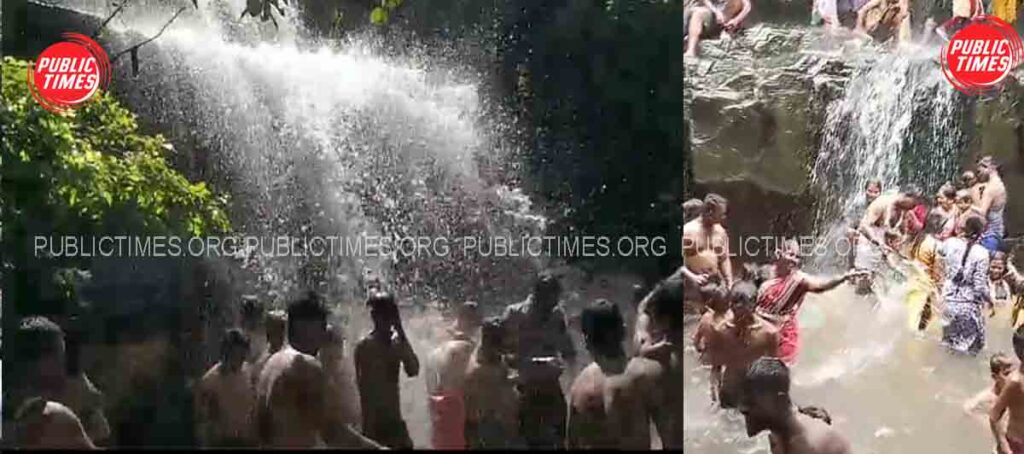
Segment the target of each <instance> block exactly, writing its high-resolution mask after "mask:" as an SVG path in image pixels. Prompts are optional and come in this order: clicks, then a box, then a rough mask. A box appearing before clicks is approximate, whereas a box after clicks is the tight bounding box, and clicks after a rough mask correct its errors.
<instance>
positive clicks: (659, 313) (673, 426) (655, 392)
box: [627, 279, 684, 450]
mask: <svg viewBox="0 0 1024 454" xmlns="http://www.w3.org/2000/svg"><path fill="white" fill-rule="evenodd" d="M682 286H683V281H682V280H681V279H666V280H664V281H662V282H661V283H660V284H658V286H657V287H655V289H654V290H653V291H652V292H651V294H650V295H648V297H647V301H646V304H645V305H644V310H645V311H646V313H647V316H648V317H649V319H650V333H651V339H652V343H653V344H652V345H651V348H645V349H644V350H643V355H644V357H640V358H633V360H630V364H629V366H628V367H627V369H628V374H629V375H630V376H636V379H637V380H639V383H638V385H637V386H640V389H642V390H643V393H644V395H645V396H646V405H645V409H646V413H647V415H649V416H650V418H651V419H653V421H654V426H655V428H656V429H657V431H658V436H659V438H661V444H662V448H663V449H666V450H682V449H683V387H682V386H681V385H680V384H681V383H683V382H684V378H683V347H684V345H683V308H682V306H681V305H680V304H679V300H681V299H682V295H683V289H682Z"/></svg>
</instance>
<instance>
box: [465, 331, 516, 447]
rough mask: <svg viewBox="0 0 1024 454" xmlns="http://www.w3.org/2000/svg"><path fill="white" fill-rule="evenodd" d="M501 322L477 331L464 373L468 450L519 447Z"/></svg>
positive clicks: (514, 407)
mask: <svg viewBox="0 0 1024 454" xmlns="http://www.w3.org/2000/svg"><path fill="white" fill-rule="evenodd" d="M504 353H505V331H504V328H503V327H502V325H501V320H500V319H490V320H487V321H486V322H485V323H484V324H483V327H482V328H481V329H480V346H479V347H477V349H476V353H474V354H473V357H472V359H470V362H469V366H468V368H467V370H466V383H465V389H466V441H467V444H468V445H469V448H470V449H511V448H516V447H519V443H518V438H519V394H518V393H517V392H516V387H515V383H514V382H513V381H512V379H511V378H510V377H509V368H508V365H506V364H505V359H504V357H503V355H504Z"/></svg>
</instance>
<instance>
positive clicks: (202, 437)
mask: <svg viewBox="0 0 1024 454" xmlns="http://www.w3.org/2000/svg"><path fill="white" fill-rule="evenodd" d="M220 349H221V352H220V353H221V360H220V362H218V363H217V364H214V365H213V367H211V368H210V370H209V371H207V372H206V374H205V375H203V378H201V379H200V380H199V384H198V386H197V387H196V392H195V411H196V436H197V438H198V439H199V446H200V447H215V448H241V447H253V446H256V434H255V424H254V422H255V421H254V419H253V418H254V416H255V411H256V393H255V390H254V389H253V384H252V371H251V366H250V365H249V364H248V363H246V362H245V358H246V357H247V356H248V355H249V336H247V335H246V334H245V333H244V332H242V330H240V329H237V328H234V329H229V330H227V332H225V334H224V338H223V339H222V340H221V346H220Z"/></svg>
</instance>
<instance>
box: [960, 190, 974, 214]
mask: <svg viewBox="0 0 1024 454" xmlns="http://www.w3.org/2000/svg"><path fill="white" fill-rule="evenodd" d="M956 207H957V208H959V209H960V210H961V211H966V210H968V209H970V208H971V191H968V190H966V189H961V190H959V191H956Z"/></svg>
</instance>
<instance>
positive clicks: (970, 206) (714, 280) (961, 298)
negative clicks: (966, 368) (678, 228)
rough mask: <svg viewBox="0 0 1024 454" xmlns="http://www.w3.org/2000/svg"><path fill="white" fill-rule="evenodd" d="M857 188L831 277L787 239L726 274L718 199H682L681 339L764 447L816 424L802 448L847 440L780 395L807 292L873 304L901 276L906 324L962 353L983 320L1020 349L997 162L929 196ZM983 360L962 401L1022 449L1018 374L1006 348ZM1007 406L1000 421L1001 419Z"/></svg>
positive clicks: (986, 161)
mask: <svg viewBox="0 0 1024 454" xmlns="http://www.w3.org/2000/svg"><path fill="white" fill-rule="evenodd" d="M864 189H865V192H864V194H863V202H862V204H860V206H859V208H856V207H855V208H854V209H853V210H852V211H853V218H854V219H852V225H850V226H849V229H848V231H847V235H846V238H845V239H846V240H849V242H850V243H851V244H852V246H853V247H850V248H846V250H847V251H848V257H847V259H848V262H847V264H848V266H849V271H847V272H845V273H843V274H841V275H839V276H835V277H819V276H813V275H811V274H808V273H805V272H803V271H802V270H801V269H800V267H801V264H802V262H803V259H804V255H805V254H804V253H803V252H804V251H803V250H802V248H801V245H800V244H798V243H797V242H796V241H795V240H787V241H784V242H783V243H782V244H781V246H780V247H778V248H777V250H776V251H775V252H774V255H773V256H772V264H771V266H767V267H763V266H756V265H751V264H744V271H743V272H742V273H739V274H741V275H742V276H741V277H740V278H739V279H735V278H734V277H733V271H732V263H731V262H732V260H731V253H730V249H729V238H728V234H727V232H726V229H725V227H724V225H725V219H726V212H727V206H728V202H727V201H726V199H725V198H724V197H722V196H720V195H718V194H708V195H707V196H706V197H705V198H704V199H703V200H697V199H693V200H689V201H687V202H685V203H684V205H683V211H684V216H686V217H687V219H688V222H687V223H686V224H685V225H684V228H683V247H684V251H683V252H684V268H683V273H682V274H683V277H684V278H685V279H687V280H688V282H689V283H690V285H689V286H688V287H687V289H688V290H687V292H686V296H685V300H686V306H687V308H688V309H689V310H690V312H692V313H696V314H698V315H699V322H697V326H696V327H695V329H694V334H693V338H692V343H693V345H694V348H695V350H696V351H697V352H698V354H699V355H700V360H701V362H702V363H703V364H705V365H706V366H708V367H709V368H710V379H709V383H710V390H711V398H712V400H713V401H715V402H717V403H718V404H719V405H720V406H721V407H723V408H739V409H740V411H742V412H743V414H744V416H745V417H746V422H747V428H748V431H749V433H750V435H751V436H753V435H755V434H757V433H759V432H761V431H764V430H768V431H770V433H771V437H770V438H771V441H772V444H773V446H775V445H776V444H779V443H781V444H782V445H783V446H785V445H786V444H787V443H796V442H797V441H795V440H794V439H793V435H792V434H793V433H807V432H808V431H815V432H818V433H819V435H820V436H819V437H817V438H816V440H818V441H819V442H820V443H819V445H818V446H815V447H811V448H809V450H803V451H801V452H812V453H819V452H820V453H826V452H827V453H845V452H849V449H850V448H849V444H848V443H847V442H846V441H845V439H844V438H843V437H842V435H840V434H838V433H836V432H835V431H834V430H832V429H831V428H830V427H828V424H826V423H825V422H824V420H825V419H826V418H827V413H825V412H824V411H823V410H821V409H815V410H814V411H807V412H803V413H801V412H800V411H799V408H798V407H796V406H794V405H793V404H792V402H791V401H790V400H789V396H788V389H789V388H788V387H789V380H788V370H789V369H788V368H789V367H791V366H793V365H794V364H795V363H796V359H797V357H798V353H799V350H800V328H799V317H798V314H799V310H800V308H801V306H802V305H803V302H804V297H805V296H806V295H807V294H808V293H818V292H825V291H828V290H831V289H834V288H836V287H838V286H839V285H841V284H843V283H846V282H849V283H850V284H852V285H854V286H855V293H857V294H860V295H862V297H863V298H865V299H873V300H874V301H875V303H876V304H877V303H878V302H879V301H880V299H881V298H882V297H883V296H891V293H889V292H888V290H890V288H891V287H893V286H892V285H891V284H893V283H898V284H904V285H905V287H904V288H910V289H911V291H905V292H903V293H902V294H903V295H905V296H904V298H906V299H907V301H906V307H907V310H908V313H909V319H910V320H912V321H913V324H912V325H913V328H912V329H914V330H916V331H922V332H923V331H927V330H929V329H932V330H935V331H938V330H941V333H942V334H941V342H942V344H943V345H945V346H946V347H947V348H948V349H949V350H951V351H953V352H956V353H957V354H967V355H976V354H978V353H979V352H980V351H981V350H982V348H983V347H984V346H985V336H986V328H987V327H988V326H990V325H994V326H998V327H1000V329H1003V330H1006V331H1011V330H1016V334H1015V337H1014V348H1015V350H1016V351H1017V354H1018V356H1021V357H1024V314H1021V312H1022V311H1024V277H1022V276H1021V274H1020V273H1019V272H1018V271H1017V269H1016V267H1015V266H1014V264H1013V258H1012V256H1008V255H1007V252H1008V249H1009V244H1008V242H1007V241H1006V228H1005V223H1004V214H1005V208H1006V206H1007V191H1006V186H1005V185H1004V183H1003V180H1002V177H1001V175H1000V166H999V164H998V163H997V162H996V160H995V159H994V158H993V157H991V156H983V157H981V158H979V159H978V160H977V161H976V162H975V167H974V169H972V170H967V171H965V172H964V173H963V175H962V176H961V178H960V179H959V181H957V182H956V183H954V182H948V183H946V184H943V185H942V186H941V187H940V188H939V190H938V191H937V193H936V194H935V195H934V198H933V199H932V198H931V197H926V196H924V195H923V194H922V193H921V192H920V191H918V190H914V189H903V190H897V191H888V192H886V188H884V187H883V185H882V183H881V182H880V181H868V182H867V183H866V186H865V188H864ZM928 199H932V201H933V203H930V202H932V201H929V200H928ZM690 289H692V290H690ZM992 361H993V365H992V376H993V380H994V385H993V388H992V389H987V390H985V391H984V392H983V393H982V394H980V397H977V398H975V399H973V400H972V402H970V403H968V404H967V407H969V408H977V407H979V406H983V405H981V402H990V405H992V409H991V415H990V417H991V420H992V424H991V426H992V428H993V429H992V430H993V433H994V434H995V436H996V439H997V444H998V445H999V446H1000V449H1003V448H1006V449H1008V450H1002V451H1000V452H1014V453H1017V452H1024V451H1022V450H1021V449H1020V448H1022V447H1024V443H1017V442H1016V441H1014V440H1021V441H1024V388H1021V386H1020V377H1019V375H1013V376H1012V377H1011V374H1010V372H1009V371H1010V370H1011V369H1013V368H1012V367H1010V366H1005V363H1007V362H1008V361H1009V359H1008V358H1007V357H1006V356H1005V355H1002V354H997V355H995V356H994V357H993V359H992ZM997 363H998V364H997ZM1004 366H1005V367H1004ZM765 370H768V371H771V374H774V375H777V377H775V378H774V379H772V380H774V381H770V385H769V384H765V383H762V382H764V381H768V380H769V379H767V378H764V377H763V376H762V375H763V374H766V373H768V372H764V371H765ZM1014 380H1016V381H1014ZM1007 383H1016V384H1015V385H1014V386H1016V387H1013V386H1009V385H1007ZM1006 389H1011V390H1014V391H1012V393H1016V394H1012V393H1011V394H1012V395H1008V394H1007V393H1008V392H1010V391H1005V392H1004V390H1006ZM986 396H987V398H988V400H987V401H986V400H985V398H986ZM997 398H998V399H997ZM991 402H998V403H997V404H992V403H991ZM1014 405H1016V407H1015V406H1014ZM1018 407H1019V408H1018ZM1007 408H1009V411H1010V418H1009V421H1010V423H1009V428H1007V424H1006V422H1005V421H1003V413H1004V412H1005V411H1006V409H1007ZM1015 408H1017V410H1016V412H1017V413H1016V416H1015V413H1014V411H1015ZM805 413H806V414H805ZM813 415H817V416H820V418H814V417H813ZM1015 422H1016V423H1015ZM1011 448H1012V449H1011ZM773 452H776V451H773ZM781 452H790V451H789V450H787V449H783V450H782V451H781Z"/></svg>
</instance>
